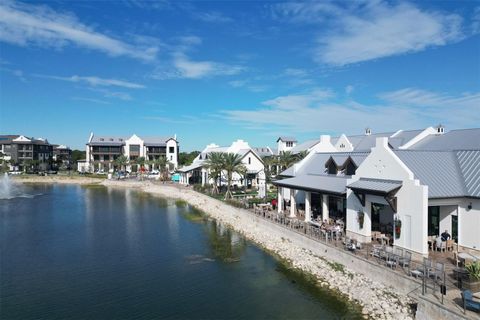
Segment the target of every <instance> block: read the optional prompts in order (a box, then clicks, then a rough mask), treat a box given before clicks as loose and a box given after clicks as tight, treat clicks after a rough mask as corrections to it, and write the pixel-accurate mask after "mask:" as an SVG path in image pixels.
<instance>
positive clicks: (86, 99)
mask: <svg viewBox="0 0 480 320" xmlns="http://www.w3.org/2000/svg"><path fill="white" fill-rule="evenodd" d="M72 100H77V101H85V102H90V103H96V104H110V102H107V101H103V100H99V99H92V98H82V97H72Z"/></svg>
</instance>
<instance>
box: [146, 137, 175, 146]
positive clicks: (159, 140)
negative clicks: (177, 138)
mask: <svg viewBox="0 0 480 320" xmlns="http://www.w3.org/2000/svg"><path fill="white" fill-rule="evenodd" d="M140 139H142V140H143V143H144V145H146V146H148V147H164V146H166V145H167V141H168V140H170V139H173V138H172V137H140Z"/></svg>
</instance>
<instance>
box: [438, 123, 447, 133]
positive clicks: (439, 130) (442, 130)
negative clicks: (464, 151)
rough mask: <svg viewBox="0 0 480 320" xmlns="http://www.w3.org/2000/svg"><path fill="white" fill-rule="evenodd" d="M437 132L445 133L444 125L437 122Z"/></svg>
mask: <svg viewBox="0 0 480 320" xmlns="http://www.w3.org/2000/svg"><path fill="white" fill-rule="evenodd" d="M437 133H438V134H444V133H445V127H444V126H442V125H441V124H439V125H438V127H437Z"/></svg>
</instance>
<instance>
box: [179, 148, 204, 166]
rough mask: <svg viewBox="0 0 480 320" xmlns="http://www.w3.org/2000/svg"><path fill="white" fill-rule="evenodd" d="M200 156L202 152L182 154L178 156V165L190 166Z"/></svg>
mask: <svg viewBox="0 0 480 320" xmlns="http://www.w3.org/2000/svg"><path fill="white" fill-rule="evenodd" d="M199 154H200V151H192V152H180V153H179V154H178V164H179V165H180V166H188V165H190V164H192V162H193V160H194V159H195V158H196V157H197V156H198V155H199Z"/></svg>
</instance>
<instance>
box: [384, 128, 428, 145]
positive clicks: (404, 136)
mask: <svg viewBox="0 0 480 320" xmlns="http://www.w3.org/2000/svg"><path fill="white" fill-rule="evenodd" d="M423 131H424V130H423V129H419V130H402V131H400V132H399V133H397V134H396V135H395V136H394V137H392V138H389V139H388V142H389V143H390V145H391V146H392V147H393V148H394V149H397V148H398V147H400V146H403V145H404V144H405V143H407V142H408V141H410V140H412V139H413V138H415V137H416V136H418V135H419V134H420V133H422V132H423Z"/></svg>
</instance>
